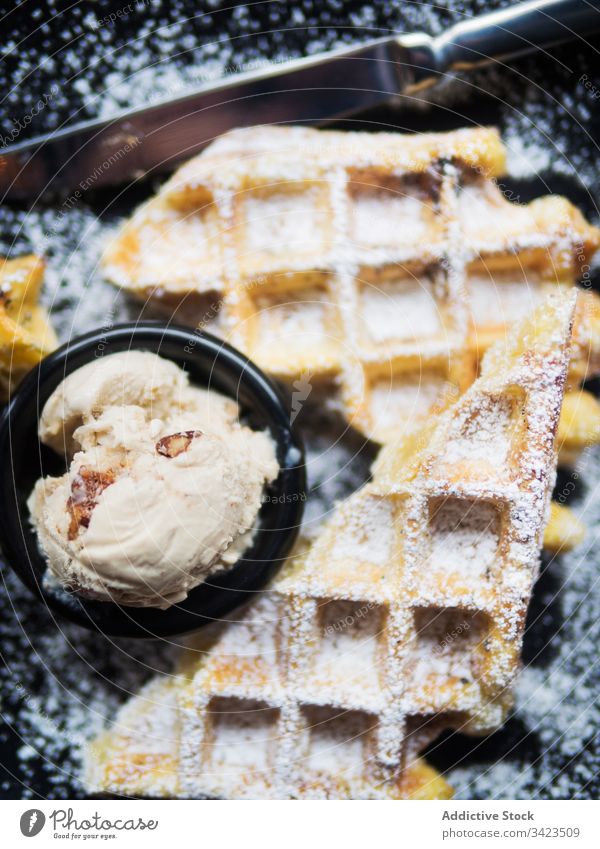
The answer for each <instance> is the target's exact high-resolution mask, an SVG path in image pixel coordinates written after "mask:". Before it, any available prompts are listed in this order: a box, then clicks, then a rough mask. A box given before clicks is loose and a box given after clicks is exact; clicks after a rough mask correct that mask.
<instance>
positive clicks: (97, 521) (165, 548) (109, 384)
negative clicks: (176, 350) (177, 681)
mask: <svg viewBox="0 0 600 849" xmlns="http://www.w3.org/2000/svg"><path fill="white" fill-rule="evenodd" d="M238 418H239V409H238V405H237V404H236V403H235V401H233V400H232V399H229V398H226V397H224V396H222V395H220V394H219V393H217V392H215V391H213V390H210V389H209V390H206V389H200V388H198V387H195V386H192V385H190V383H189V380H188V376H187V374H186V373H185V372H184V371H183V370H182V369H180V368H179V367H178V366H177V365H175V364H174V363H172V362H170V361H168V360H165V359H162V358H161V357H159V356H157V355H156V354H151V353H146V352H143V351H128V352H126V353H121V354H111V355H107V356H104V357H101V358H99V359H97V360H95V361H94V362H92V363H89V364H88V365H86V366H83V367H82V368H80V369H78V370H77V371H75V372H73V373H72V374H71V375H69V376H68V377H67V378H66V379H65V380H64V381H63V382H62V383H61V384H60V386H58V388H57V389H56V390H55V391H54V393H53V394H52V395H51V396H50V398H49V399H48V401H47V402H46V404H45V406H44V409H43V411H42V416H41V419H40V425H39V435H40V439H41V441H42V442H43V443H45V444H46V445H49V446H50V447H51V448H53V449H54V450H55V451H57V452H58V453H60V454H63V455H64V456H66V457H67V460H68V461H69V468H68V471H67V472H66V474H64V475H62V477H46V478H40V479H39V480H38V481H37V483H36V485H35V487H34V489H33V492H32V494H31V496H30V498H29V502H28V504H29V510H30V514H31V519H32V523H33V526H34V528H35V530H36V532H37V535H38V542H39V545H40V548H41V549H42V551H43V553H44V555H45V557H46V560H47V563H48V580H50V581H52V580H56V581H59V582H60V583H61V584H62V585H63V586H64V587H65V588H67V589H69V590H71V591H74V592H78V593H80V594H81V595H83V596H86V597H88V598H93V599H99V600H103V601H115V602H117V603H119V604H123V605H130V606H134V607H160V608H167V607H169V606H170V605H172V604H175V603H177V602H180V601H183V599H185V598H186V596H187V594H188V592H189V591H190V590H191V589H193V588H194V587H195V586H197V585H198V584H200V583H202V581H204V579H205V578H206V577H207V576H208V575H211V574H212V573H214V572H217V571H219V570H221V569H226V568H228V567H230V566H232V565H233V564H234V563H235V562H236V561H237V560H238V558H239V557H240V555H241V554H242V552H243V551H244V549H245V548H246V547H247V546H248V544H249V542H250V540H251V537H252V533H253V529H254V527H255V525H256V521H257V515H258V511H259V508H260V505H261V501H262V494H263V490H264V487H265V485H266V484H267V483H269V482H270V481H272V480H274V478H275V477H276V476H277V473H278V470H279V466H278V463H277V460H276V458H275V446H274V443H273V441H272V439H271V437H270V436H269V435H268V434H267V433H261V432H257V431H254V430H252V429H251V428H249V427H247V426H245V425H242V424H240V422H239V420H238Z"/></svg>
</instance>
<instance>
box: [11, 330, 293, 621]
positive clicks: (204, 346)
mask: <svg viewBox="0 0 600 849" xmlns="http://www.w3.org/2000/svg"><path fill="white" fill-rule="evenodd" d="M131 348H133V349H136V350H144V351H150V352H152V353H155V354H160V356H161V357H164V358H166V359H169V360H172V361H173V362H175V363H177V365H179V366H181V367H182V368H184V369H185V370H186V371H187V372H188V373H189V375H190V380H191V382H192V383H195V384H197V385H198V386H202V387H207V388H211V389H214V390H216V391H218V392H221V393H222V394H224V395H228V396H230V397H231V398H234V399H235V400H236V401H237V402H238V403H239V404H240V408H241V413H242V416H243V418H244V420H245V421H246V422H247V423H248V424H249V425H250V426H251V427H252V428H254V429H255V430H263V429H268V430H269V431H270V433H271V436H272V437H273V439H274V441H275V443H276V447H277V459H278V461H279V464H280V467H281V469H280V473H279V476H278V477H277V479H276V480H275V481H274V482H273V484H272V485H271V486H270V488H269V493H268V494H269V498H265V499H264V501H263V504H262V506H261V509H260V513H259V521H258V530H257V532H256V534H255V537H254V542H253V544H252V546H251V547H250V548H249V549H248V550H247V551H246V552H245V555H244V558H243V559H242V560H240V561H238V563H237V564H236V565H235V566H234V567H233V568H232V569H230V570H228V571H227V572H224V573H222V574H221V575H215V576H213V577H211V578H210V579H208V580H207V581H205V582H204V583H203V584H201V585H200V586H198V587H196V588H195V589H194V590H192V592H191V593H190V594H189V596H188V597H187V599H186V600H185V601H184V602H182V603H181V604H177V605H174V606H173V607H171V608H169V609H168V610H158V609H154V608H135V607H121V606H119V605H117V604H113V603H111V602H99V601H89V600H86V599H84V598H82V597H81V596H78V595H76V594H70V593H67V592H65V591H64V590H62V589H59V588H57V589H54V588H49V587H46V586H44V584H43V581H42V577H43V574H44V572H45V570H46V564H45V561H44V558H43V556H42V554H41V553H40V551H39V549H38V546H37V540H36V536H35V534H34V533H33V531H32V529H31V526H30V523H29V511H28V509H27V498H28V497H29V494H30V493H31V490H32V488H33V485H34V483H35V481H36V480H37V479H38V478H39V477H40V475H47V474H53V475H57V474H63V473H64V471H65V469H66V463H65V460H64V458H61V457H58V456H57V455H56V454H55V453H54V452H53V451H51V450H50V449H48V448H46V447H45V446H43V445H41V444H40V442H39V439H38V435H37V427H38V420H39V417H40V413H41V410H42V409H43V406H44V404H45V403H46V401H47V399H48V398H49V396H50V395H51V394H52V392H53V391H54V390H55V389H56V387H57V386H58V385H59V383H60V382H61V381H62V380H63V379H64V378H65V377H66V376H67V375H68V374H70V373H71V372H73V371H75V370H76V369H78V368H80V367H81V366H83V365H85V364H86V363H88V362H90V361H92V360H93V359H94V357H98V356H106V355H108V354H113V353H117V352H120V351H127V350H129V349H131ZM0 468H1V469H2V475H1V476H0V545H1V546H2V551H3V553H4V558H5V559H6V561H7V562H8V563H9V564H10V565H11V566H12V567H13V569H14V570H15V572H16V573H17V574H18V575H19V577H20V578H21V580H22V581H23V582H24V583H25V584H26V585H27V586H28V587H29V588H30V589H31V590H32V591H33V592H34V593H36V594H37V595H38V597H39V598H40V600H41V601H42V602H43V603H44V604H46V605H47V606H48V608H50V610H51V611H52V612H55V613H57V614H60V615H61V616H64V617H65V618H67V619H70V620H71V621H73V622H76V623H77V624H79V625H83V626H85V627H86V628H95V629H98V630H100V631H102V632H104V633H106V634H109V635H111V636H135V637H165V636H172V635H175V634H182V633H185V632H186V631H191V630H193V629H196V628H199V627H201V626H202V625H204V624H206V623H208V622H210V621H213V620H215V619H219V618H221V617H223V616H224V615H225V614H227V613H228V612H229V611H231V610H233V608H235V607H237V606H238V605H239V604H241V603H242V602H243V601H245V600H247V599H248V598H249V596H250V594H252V593H254V592H257V591H259V590H260V589H261V588H263V587H264V586H265V584H266V583H267V581H268V580H269V578H270V577H271V576H272V575H273V574H274V573H275V571H276V570H277V568H278V567H279V566H280V565H281V564H282V563H283V561H284V560H285V558H286V556H287V554H288V553H289V551H290V549H291V547H292V545H293V543H294V541H295V539H296V536H297V533H298V528H299V525H300V520H301V518H302V509H303V505H304V486H305V474H304V457H303V451H302V446H301V443H300V442H299V440H298V438H297V437H296V436H295V434H294V433H293V430H292V427H291V425H290V417H289V414H288V412H287V411H286V408H285V405H284V403H283V400H282V397H281V395H280V393H279V391H278V389H277V387H276V386H275V385H274V384H273V383H272V381H271V380H269V378H268V377H266V376H265V375H264V374H263V373H262V372H261V371H260V370H259V369H258V368H257V367H256V366H255V365H253V364H252V363H251V362H250V361H249V360H248V359H247V358H246V357H244V356H243V355H242V354H240V353H239V352H238V351H236V350H235V349H234V348H232V347H230V346H229V345H227V344H225V343H224V342H222V341H221V340H219V339H216V338H215V337H213V336H210V335H208V334H206V333H198V332H195V331H190V330H188V329H186V328H183V327H174V326H167V325H163V324H159V323H154V322H145V323H138V324H123V325H118V326H115V327H113V328H111V329H109V330H101V331H95V332H92V333H88V334H87V335H85V336H81V337H79V338H78V339H74V340H73V341H71V342H69V343H68V344H66V345H64V346H63V347H62V348H59V350H58V351H56V352H55V353H53V354H51V355H50V356H49V357H46V358H45V359H44V360H43V361H42V362H41V363H40V364H39V365H38V366H37V367H36V368H35V369H34V370H33V371H32V372H31V373H30V374H29V375H28V376H27V377H26V378H25V380H24V381H23V383H22V384H21V385H20V387H19V388H18V390H17V392H16V393H15V395H14V396H13V398H12V400H11V401H10V403H9V405H8V407H7V408H6V410H5V412H4V414H3V416H2V420H1V421H0Z"/></svg>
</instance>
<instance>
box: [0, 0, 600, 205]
mask: <svg viewBox="0 0 600 849" xmlns="http://www.w3.org/2000/svg"><path fill="white" fill-rule="evenodd" d="M597 30H600V0H541V2H527V3H519V4H516V5H511V6H509V7H507V8H506V9H502V10H500V11H497V12H493V13H491V14H488V15H483V16H481V17H476V18H472V19H470V20H469V21H465V22H461V23H459V24H457V25H456V26H453V27H451V28H450V29H449V30H447V31H446V32H445V33H444V34H442V35H441V36H438V37H437V38H432V37H431V36H429V35H427V34H425V33H414V34H410V35H401V36H394V37H386V38H379V39H376V40H373V41H368V42H366V43H363V44H361V45H358V46H355V47H344V48H342V49H339V50H333V51H330V52H327V53H320V54H317V55H314V56H307V57H305V58H302V59H297V60H294V61H290V62H286V63H285V64H275V65H271V66H267V67H265V68H264V69H262V68H261V69H259V70H256V71H251V72H247V73H242V74H237V75H234V76H231V77H228V78H226V79H224V80H223V81H219V82H218V83H216V84H213V85H209V86H204V87H202V88H200V89H197V90H195V91H192V92H190V93H189V94H186V95H184V96H183V97H178V98H176V99H172V100H167V101H165V102H162V103H158V104H155V105H151V106H148V107H145V108H141V109H133V110H130V111H126V112H122V113H120V114H118V115H115V116H114V117H113V118H111V119H110V120H101V121H99V120H92V121H85V122H82V123H78V124H73V125H67V126H66V127H64V128H62V129H59V130H56V131H54V132H52V133H49V134H48V135H45V136H38V137H37V138H34V139H31V140H30V141H25V142H22V143H16V144H11V145H8V146H5V147H4V148H0V193H1V194H2V196H3V198H4V199H8V198H15V199H21V200H23V199H27V200H30V201H35V200H36V199H38V198H39V197H41V196H42V195H46V194H48V193H54V194H56V193H59V194H61V195H63V196H66V197H71V198H72V199H73V201H75V200H77V199H78V198H79V197H81V196H82V195H83V193H84V192H85V191H87V190H88V189H89V188H92V187H93V188H99V187H101V186H106V185H115V184H119V183H123V182H126V181H128V180H131V179H135V178H137V177H140V176H142V175H145V174H147V173H149V172H152V173H156V172H158V171H165V170H172V169H173V167H174V166H175V165H176V164H177V163H178V162H179V161H181V160H183V159H186V158H188V157H190V156H192V155H193V154H194V153H197V152H198V151H199V150H201V149H202V148H203V147H205V146H206V145H207V144H208V143H209V142H211V141H212V140H213V139H214V138H215V137H216V136H218V135H220V134H221V133H223V132H225V131H226V130H230V129H232V128H233V127H242V126H251V125H257V124H272V123H278V124H279V123H288V122H297V123H312V124H314V123H323V122H326V121H329V120H332V119H335V118H339V117H342V116H344V115H350V114H353V113H357V112H360V111H362V110H364V109H367V108H372V107H374V106H377V105H380V104H382V103H385V102H389V101H390V100H393V99H394V98H398V97H399V96H401V95H402V96H415V97H418V96H419V93H420V92H421V91H423V90H424V89H425V88H427V87H429V86H431V85H433V84H435V82H436V81H438V80H439V79H440V78H442V77H443V76H445V75H447V74H451V73H453V72H455V71H465V70H469V69H471V68H475V67H480V66H483V65H489V64H491V63H493V62H506V61H509V60H510V59H512V58H514V57H517V56H520V55H522V54H525V53H529V52H532V51H535V50H541V49H543V48H545V47H549V46H551V45H554V44H558V43H560V42H564V41H568V40H570V39H574V38H577V37H579V38H580V39H582V38H585V36H586V35H589V34H590V33H592V32H594V31H597Z"/></svg>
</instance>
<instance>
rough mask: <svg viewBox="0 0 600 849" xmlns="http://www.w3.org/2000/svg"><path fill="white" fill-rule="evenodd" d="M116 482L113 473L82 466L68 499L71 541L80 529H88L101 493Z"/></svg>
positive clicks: (72, 483) (72, 482)
mask: <svg viewBox="0 0 600 849" xmlns="http://www.w3.org/2000/svg"><path fill="white" fill-rule="evenodd" d="M114 482H115V474H114V472H112V471H108V472H100V471H98V470H97V469H88V467H87V466H80V467H79V471H78V472H77V474H76V475H75V477H74V478H73V480H72V481H71V495H70V496H69V498H68V499H67V510H68V511H69V513H70V515H71V521H70V523H69V539H70V540H73V539H75V537H76V536H77V534H78V533H79V529H80V528H88V527H89V524H90V519H91V517H92V510H93V509H94V507H95V506H96V504H97V503H98V498H99V496H100V493H101V492H103V490H105V489H106V487H107V486H110V485H111V483H114Z"/></svg>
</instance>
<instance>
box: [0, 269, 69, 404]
mask: <svg viewBox="0 0 600 849" xmlns="http://www.w3.org/2000/svg"><path fill="white" fill-rule="evenodd" d="M43 276H44V262H43V260H42V259H40V258H39V257H37V256H33V255H29V256H23V257H19V258H18V259H0V397H1V399H2V400H6V399H7V398H8V396H9V395H10V392H11V390H12V389H14V387H15V386H16V385H17V384H18V383H19V381H20V380H21V379H22V378H23V377H24V375H25V374H26V373H27V372H28V371H29V370H30V369H31V368H33V366H35V365H37V363H38V362H39V361H40V360H41V359H42V357H45V356H46V354H49V353H50V352H51V351H52V350H54V348H56V345H57V340H56V336H55V335H54V331H53V330H52V327H51V326H50V324H49V323H48V317H47V315H46V311H45V310H44V308H43V307H41V306H40V305H39V304H38V297H39V291H40V286H41V284H42V278H43Z"/></svg>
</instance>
